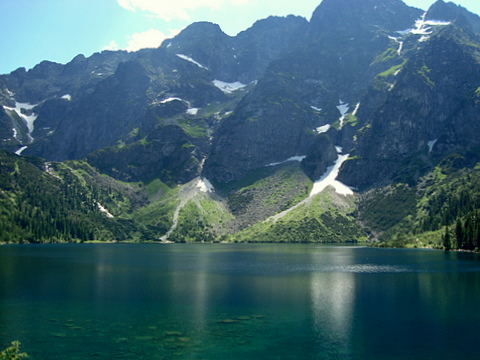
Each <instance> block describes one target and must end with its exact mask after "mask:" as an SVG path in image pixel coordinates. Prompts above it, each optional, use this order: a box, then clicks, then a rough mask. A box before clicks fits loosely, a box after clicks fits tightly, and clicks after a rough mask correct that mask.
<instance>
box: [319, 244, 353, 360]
mask: <svg viewBox="0 0 480 360" xmlns="http://www.w3.org/2000/svg"><path fill="white" fill-rule="evenodd" d="M342 250H343V251H348V250H346V249H342ZM326 254H328V256H325V255H326ZM339 255H340V254H339V253H338V252H336V251H334V250H333V249H332V251H327V252H325V253H322V254H321V255H320V254H318V253H312V255H311V263H312V264H315V265H317V267H318V268H324V267H325V266H326V265H327V266H333V267H334V268H337V269H338V270H339V272H313V273H312V274H311V275H310V293H311V300H312V313H313V317H314V323H315V330H316V334H317V336H318V337H319V341H318V343H319V344H320V345H322V346H323V345H324V344H325V343H326V342H325V340H326V338H328V337H330V339H331V337H334V338H335V342H336V343H337V344H338V345H337V347H336V349H335V350H336V352H337V353H344V354H348V353H351V344H350V336H351V331H352V311H353V301H354V297H355V279H354V273H352V272H348V271H342V270H344V269H343V268H344V267H348V266H350V265H351V263H350V262H351V258H350V257H348V256H343V255H342V256H339Z"/></svg>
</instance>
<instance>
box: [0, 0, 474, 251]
mask: <svg viewBox="0 0 480 360" xmlns="http://www.w3.org/2000/svg"><path fill="white" fill-rule="evenodd" d="M0 104H1V106H0V147H1V148H2V149H3V150H0V242H6V243H17V242H31V243H32V242H73V241H138V242H140V241H141V242H146V241H149V242H213V241H226V242H233V241H239V242H322V243H325V242H371V243H377V244H379V245H385V246H416V247H438V248H440V247H445V248H465V249H469V250H474V249H475V248H480V218H479V215H480V202H479V200H480V17H479V16H477V15H475V14H473V13H470V12H469V11H468V10H467V9H465V8H463V7H460V6H457V5H455V4H454V3H450V2H449V3H447V2H444V1H442V0H439V1H437V2H436V3H434V4H433V5H432V6H431V8H430V9H428V11H426V12H425V11H424V10H420V9H416V8H413V7H409V6H407V5H405V4H404V3H403V2H402V1H400V0H323V1H322V2H321V4H320V5H319V6H318V7H317V9H316V10H315V11H314V12H313V15H312V18H311V19H310V21H307V20H306V19H304V18H301V17H295V16H288V17H285V18H280V17H269V18H267V19H264V20H259V21H257V22H256V23H255V24H254V25H253V26H252V27H251V28H249V29H247V30H245V31H243V32H241V33H239V34H238V35H237V36H235V37H231V36H228V35H226V34H225V33H223V32H222V30H221V29H220V27H219V26H218V25H215V24H212V23H207V22H199V23H194V24H192V25H190V26H189V27H187V28H186V29H185V30H183V31H182V32H181V33H180V34H179V35H178V36H176V37H175V38H173V39H170V40H166V41H164V43H163V44H162V45H161V46H160V47H159V48H158V49H144V50H141V51H138V52H131V53H128V52H123V51H104V52H101V53H97V54H94V55H92V56H91V57H88V58H86V57H84V56H83V55H78V56H77V57H75V58H74V59H73V60H72V61H71V62H69V63H68V64H66V65H62V64H57V63H53V62H48V61H44V62H41V63H40V64H38V65H37V66H35V67H34V68H33V69H31V70H29V71H26V69H24V68H19V69H18V70H16V71H13V72H12V73H10V74H6V75H1V76H0Z"/></svg>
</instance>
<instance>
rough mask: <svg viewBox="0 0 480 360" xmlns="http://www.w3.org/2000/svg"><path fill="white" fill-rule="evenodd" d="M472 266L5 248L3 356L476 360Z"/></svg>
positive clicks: (291, 254)
mask: <svg viewBox="0 0 480 360" xmlns="http://www.w3.org/2000/svg"><path fill="white" fill-rule="evenodd" d="M479 307H480V261H479V257H478V256H477V255H474V254H466V253H453V252H452V253H444V252H439V251H429V250H399V249H372V248H365V247H350V246H319V245H300V244H295V245H288V244H279V245H272V244H266V245H262V244H254V245H250V244H248V245H247V244H238V245H224V244H216V245H185V244H183V245H181V244H172V245H121V244H116V245H97V244H95V245H32V246H3V247H0V346H1V347H2V348H4V347H6V346H7V345H8V344H9V343H10V341H12V340H16V339H18V340H20V341H21V343H22V350H23V351H27V352H28V353H29V355H30V357H31V359H34V360H40V359H87V358H95V359H136V360H138V359H242V360H244V359H382V360H384V359H387V360H388V359H436V360H438V359H449V360H450V359H478V358H479V357H480V351H479V349H478V343H479V340H480V311H479Z"/></svg>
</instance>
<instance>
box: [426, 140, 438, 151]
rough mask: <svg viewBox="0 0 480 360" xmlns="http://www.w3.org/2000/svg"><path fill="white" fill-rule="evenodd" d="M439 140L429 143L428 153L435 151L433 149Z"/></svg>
mask: <svg viewBox="0 0 480 360" xmlns="http://www.w3.org/2000/svg"><path fill="white" fill-rule="evenodd" d="M437 141H438V139H435V140H431V141H429V142H428V143H427V145H428V153H429V154H430V153H431V152H432V150H433V147H434V146H435V144H436V143H437Z"/></svg>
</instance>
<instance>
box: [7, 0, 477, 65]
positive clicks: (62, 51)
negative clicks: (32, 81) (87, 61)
mask: <svg viewBox="0 0 480 360" xmlns="http://www.w3.org/2000/svg"><path fill="white" fill-rule="evenodd" d="M320 2H321V0H295V1H292V0H0V14H1V17H2V28H3V29H4V30H3V31H4V35H3V36H2V55H1V56H0V74H5V73H9V72H10V71H13V70H15V69H17V68H18V67H26V68H27V69H29V68H32V67H33V66H35V65H36V64H38V63H39V62H40V61H42V60H50V61H55V62H59V63H67V62H69V61H70V60H71V59H72V58H73V57H75V56H76V55H78V54H84V55H85V56H90V55H92V54H93V53H94V52H98V51H102V50H105V49H110V50H120V49H126V50H129V51H134V50H137V49H139V48H142V47H156V46H158V45H160V43H161V41H162V40H163V39H165V38H168V37H173V36H174V35H175V34H177V33H178V32H179V31H180V30H181V29H183V28H185V27H186V26H187V25H189V24H191V23H192V22H194V21H201V20H206V21H211V22H214V23H217V24H219V25H220V27H221V28H222V29H223V31H225V32H226V33H227V34H229V35H236V34H237V33H238V32H240V31H242V30H246V29H247V28H249V27H250V26H251V25H252V24H253V23H254V22H255V21H256V20H259V19H263V18H266V17H268V16H269V15H279V16H285V15H288V14H294V15H300V16H303V17H305V18H307V19H308V20H309V19H310V17H311V15H312V13H313V11H314V10H315V8H316V7H317V6H318V5H319V4H320ZM404 2H405V3H407V4H408V5H410V6H415V7H418V8H421V9H427V8H428V7H429V6H430V5H431V4H432V3H433V2H434V0H405V1H404ZM454 2H455V3H456V4H459V5H462V6H464V7H466V8H467V9H469V10H470V11H472V12H475V13H477V14H479V13H480V1H479V0H457V1H454Z"/></svg>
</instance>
